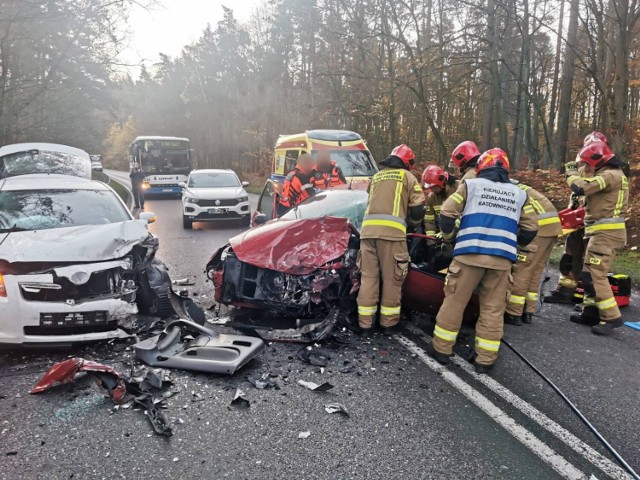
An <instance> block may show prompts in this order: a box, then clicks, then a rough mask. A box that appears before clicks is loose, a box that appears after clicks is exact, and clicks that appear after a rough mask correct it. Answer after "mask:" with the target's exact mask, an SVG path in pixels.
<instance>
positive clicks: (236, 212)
mask: <svg viewBox="0 0 640 480" xmlns="http://www.w3.org/2000/svg"><path fill="white" fill-rule="evenodd" d="M248 185H249V182H240V179H239V178H238V176H237V175H236V174H235V172H233V171H232V170H220V169H211V170H193V171H192V172H191V173H190V174H189V178H188V179H187V182H186V183H184V184H181V185H180V186H181V187H182V188H183V190H182V225H183V227H184V228H192V227H193V222H212V221H216V220H241V221H242V224H243V225H247V226H248V225H250V223H251V208H250V206H249V196H248V195H247V192H246V191H245V189H244V187H246V186H248Z"/></svg>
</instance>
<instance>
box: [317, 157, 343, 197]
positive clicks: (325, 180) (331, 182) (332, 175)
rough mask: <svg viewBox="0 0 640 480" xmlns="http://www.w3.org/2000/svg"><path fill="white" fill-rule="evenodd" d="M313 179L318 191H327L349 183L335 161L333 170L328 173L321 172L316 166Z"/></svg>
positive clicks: (332, 164)
mask: <svg viewBox="0 0 640 480" xmlns="http://www.w3.org/2000/svg"><path fill="white" fill-rule="evenodd" d="M313 178H314V182H315V187H316V188H317V189H318V190H325V189H327V188H332V187H337V186H338V185H344V184H345V183H347V179H346V178H344V175H343V174H342V169H341V168H340V167H339V166H338V164H337V163H336V162H335V161H334V160H331V169H330V170H329V171H328V172H321V171H320V170H318V167H317V166H316V167H315V168H314V169H313Z"/></svg>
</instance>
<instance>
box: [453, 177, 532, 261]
mask: <svg viewBox="0 0 640 480" xmlns="http://www.w3.org/2000/svg"><path fill="white" fill-rule="evenodd" d="M465 183H466V185H467V198H466V203H465V206H464V210H463V211H462V220H461V222H460V230H459V232H458V235H457V237H456V246H455V248H454V250H453V255H454V256H456V255H468V254H480V255H491V256H497V257H503V258H507V259H509V260H511V261H512V262H515V261H516V258H517V257H516V246H517V241H516V240H517V234H518V222H519V221H520V214H521V211H522V208H523V207H524V204H525V203H526V201H527V194H526V193H525V192H524V191H522V190H521V189H520V188H518V187H517V186H515V185H512V184H510V183H496V182H492V181H490V180H486V179H483V178H477V179H473V180H467V181H466V182H465Z"/></svg>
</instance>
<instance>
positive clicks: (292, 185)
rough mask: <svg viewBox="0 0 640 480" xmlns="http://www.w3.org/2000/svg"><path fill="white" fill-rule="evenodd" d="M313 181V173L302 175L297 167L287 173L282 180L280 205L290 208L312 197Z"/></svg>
mask: <svg viewBox="0 0 640 480" xmlns="http://www.w3.org/2000/svg"><path fill="white" fill-rule="evenodd" d="M314 188H315V179H314V177H313V173H310V174H309V173H304V172H303V171H302V170H300V169H299V168H298V167H295V168H294V169H293V170H291V171H290V172H289V174H288V175H287V178H286V179H285V180H284V187H283V189H282V195H280V205H282V206H283V207H287V208H291V207H295V206H296V205H298V204H299V203H300V202H303V201H305V200H306V199H307V198H309V197H310V196H311V195H313V189H314Z"/></svg>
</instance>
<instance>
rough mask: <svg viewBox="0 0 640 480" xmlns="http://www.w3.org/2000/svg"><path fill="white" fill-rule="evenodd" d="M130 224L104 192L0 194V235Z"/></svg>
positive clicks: (110, 195) (113, 198)
mask: <svg viewBox="0 0 640 480" xmlns="http://www.w3.org/2000/svg"><path fill="white" fill-rule="evenodd" d="M128 220H131V217H130V215H129V213H128V212H127V210H126V208H125V207H124V206H123V205H122V203H121V202H120V201H119V200H118V198H117V197H116V196H115V194H114V193H113V192H111V191H108V190H15V191H4V192H0V232H3V231H4V232H7V231H12V230H13V231H22V230H47V229H51V228H64V227H78V226H83V225H103V224H108V223H118V222H126V221H128Z"/></svg>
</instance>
